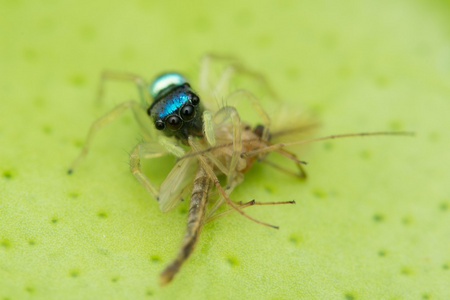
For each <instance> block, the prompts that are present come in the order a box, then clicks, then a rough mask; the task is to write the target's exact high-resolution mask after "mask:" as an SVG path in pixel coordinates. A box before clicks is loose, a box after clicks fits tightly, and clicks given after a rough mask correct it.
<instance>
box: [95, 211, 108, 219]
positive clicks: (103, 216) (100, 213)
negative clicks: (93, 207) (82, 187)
mask: <svg viewBox="0 0 450 300" xmlns="http://www.w3.org/2000/svg"><path fill="white" fill-rule="evenodd" d="M97 216H98V217H99V218H100V219H106V218H107V217H108V214H107V213H105V212H104V211H101V212H99V213H98V214H97Z"/></svg>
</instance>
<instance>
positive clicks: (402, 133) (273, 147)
mask: <svg viewBox="0 0 450 300" xmlns="http://www.w3.org/2000/svg"><path fill="white" fill-rule="evenodd" d="M377 135H396V136H397V135H399V136H414V135H415V133H414V132H408V131H382V132H360V133H346V134H336V135H329V136H324V137H320V138H313V139H306V140H300V141H295V142H288V143H278V144H274V145H271V146H267V147H265V148H261V149H256V150H251V151H248V152H246V153H242V154H241V157H242V158H246V157H251V156H255V155H259V154H262V153H266V152H271V151H276V150H278V149H283V148H284V147H288V146H295V145H301V144H308V143H313V142H319V141H325V140H333V139H340V138H349V137H364V136H377Z"/></svg>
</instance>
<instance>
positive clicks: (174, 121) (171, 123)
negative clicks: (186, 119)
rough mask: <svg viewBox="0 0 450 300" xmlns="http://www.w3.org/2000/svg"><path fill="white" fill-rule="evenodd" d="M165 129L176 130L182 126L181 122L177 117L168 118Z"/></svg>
mask: <svg viewBox="0 0 450 300" xmlns="http://www.w3.org/2000/svg"><path fill="white" fill-rule="evenodd" d="M166 124H167V127H169V128H170V129H172V130H177V129H179V128H180V127H181V125H183V121H182V120H181V118H180V117H178V116H170V117H168V118H167V120H166Z"/></svg>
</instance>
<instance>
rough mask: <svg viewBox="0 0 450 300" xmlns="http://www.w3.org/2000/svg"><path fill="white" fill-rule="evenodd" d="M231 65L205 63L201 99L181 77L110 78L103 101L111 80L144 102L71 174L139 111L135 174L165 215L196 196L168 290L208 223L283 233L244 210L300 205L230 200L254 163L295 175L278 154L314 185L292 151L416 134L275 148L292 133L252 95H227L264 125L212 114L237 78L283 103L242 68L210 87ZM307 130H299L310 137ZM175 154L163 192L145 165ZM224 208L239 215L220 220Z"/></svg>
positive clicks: (133, 105)
mask: <svg viewBox="0 0 450 300" xmlns="http://www.w3.org/2000/svg"><path fill="white" fill-rule="evenodd" d="M227 59H228V58H224V57H215V56H211V55H207V56H205V57H204V58H203V60H202V66H201V71H200V80H199V87H200V90H199V92H197V91H195V90H194V89H193V88H192V87H191V85H190V83H189V82H188V81H187V79H186V78H185V77H184V76H182V75H181V74H179V73H165V74H163V75H161V76H159V77H157V78H156V79H155V80H154V81H153V82H152V84H148V83H147V82H146V81H145V80H144V79H143V78H142V77H140V76H137V75H134V74H128V73H117V72H105V73H103V75H102V80H101V84H100V88H99V98H101V97H102V95H103V88H104V83H105V81H106V80H110V79H115V80H125V81H131V82H134V83H135V84H136V86H137V88H138V91H139V95H140V103H138V102H134V101H128V102H124V103H121V104H119V105H117V106H116V107H115V108H113V109H112V110H111V111H110V112H109V113H107V114H106V115H104V116H103V117H101V118H100V119H98V120H97V121H95V122H94V123H93V124H92V126H91V128H90V131H89V133H88V136H87V139H86V143H85V145H84V147H83V149H82V151H81V154H80V155H79V156H78V157H77V158H76V159H75V161H74V162H73V164H72V166H71V168H70V169H69V171H68V173H69V174H71V173H72V172H73V171H74V170H75V169H76V167H77V166H78V164H79V163H80V162H81V161H82V159H83V158H84V157H85V156H86V154H87V153H88V150H89V148H90V144H91V141H92V139H93V136H94V135H95V133H96V132H97V131H98V130H99V129H100V128H101V127H103V126H104V125H106V124H107V123H109V122H110V121H112V120H114V119H115V118H116V117H117V116H119V115H120V114H121V113H123V112H124V111H126V110H127V109H131V110H132V111H133V114H134V116H135V118H136V120H137V122H138V124H139V125H140V127H141V129H142V132H143V135H144V139H145V141H144V142H142V143H139V144H138V145H136V146H135V147H134V148H133V150H132V151H131V154H130V171H131V173H132V174H133V175H134V176H135V177H136V179H137V180H138V181H139V182H140V183H141V185H142V186H143V187H144V188H145V189H146V190H147V191H148V192H149V193H150V194H151V195H152V196H153V197H154V198H155V199H156V200H157V201H158V203H159V207H160V209H161V211H163V212H167V211H169V210H170V209H172V208H174V207H175V206H176V205H177V204H178V203H179V202H180V201H181V200H182V199H184V198H185V197H187V196H188V195H189V193H190V205H189V213H188V220H187V228H186V233H185V236H184V238H183V242H182V246H181V248H180V251H179V253H178V255H177V256H176V258H175V259H174V261H173V262H172V263H171V264H169V265H168V266H167V267H166V268H165V269H164V270H163V271H162V273H161V275H160V284H161V285H165V284H167V283H169V282H170V281H171V280H172V279H173V277H174V276H175V275H176V274H177V273H178V271H179V269H180V268H181V266H182V264H183V263H184V262H185V261H186V259H187V258H188V257H189V256H190V254H191V253H192V251H193V249H194V248H195V245H196V243H197V241H198V237H199V235H200V232H201V230H202V227H203V224H204V223H205V222H207V221H210V220H213V219H216V218H218V217H220V216H222V215H224V214H226V213H229V212H232V211H236V212H238V213H239V214H241V215H242V216H244V217H246V218H248V219H250V220H252V221H254V222H256V223H259V224H262V225H265V226H269V227H273V228H278V227H277V226H274V225H271V224H268V223H265V222H262V221H260V220H257V219H255V218H253V217H251V216H249V215H248V214H247V213H245V212H244V211H243V209H244V208H247V207H249V206H254V205H275V204H293V203H295V202H294V201H284V202H266V203H260V202H256V201H254V200H252V201H249V202H247V203H243V204H242V203H237V202H234V201H232V200H231V199H230V197H229V195H230V193H231V192H232V191H233V190H234V188H235V187H236V186H238V185H239V184H240V183H242V181H243V178H244V173H245V172H246V171H248V170H249V169H250V168H251V166H252V164H253V163H254V161H256V160H259V161H262V162H266V163H267V164H268V165H269V166H272V167H275V168H277V169H280V170H282V171H285V172H287V173H292V172H291V171H288V170H286V169H284V168H283V167H281V166H278V165H276V164H274V163H271V162H269V161H267V160H266V156H267V154H268V153H269V152H276V153H278V154H280V155H282V156H284V157H286V158H288V159H289V160H291V161H293V162H294V163H295V165H296V166H297V169H298V172H296V173H292V174H293V175H295V176H297V177H299V178H306V173H305V171H304V169H303V167H302V165H304V164H306V163H305V162H303V161H301V160H299V159H298V158H297V157H296V155H295V154H293V153H291V152H289V151H287V150H286V149H284V148H285V147H286V146H290V145H295V144H302V143H307V142H312V141H317V140H323V139H331V138H340V137H348V136H364V135H394V134H397V135H405V134H408V133H403V132H378V133H360V134H350V135H340V136H338V135H337V136H328V137H324V138H319V139H311V140H300V141H294V142H289V143H278V144H272V143H271V142H270V138H271V137H272V136H276V135H278V137H280V136H283V135H284V134H285V133H286V132H278V133H276V132H274V133H272V132H271V131H270V129H271V118H270V117H269V115H268V114H267V112H266V111H265V110H264V109H263V108H262V106H261V104H260V103H259V101H258V99H257V97H256V96H254V95H253V94H252V93H251V92H249V91H246V90H237V91H235V92H233V93H231V94H228V95H226V96H225V102H226V103H232V102H233V101H237V100H238V99H245V101H248V102H249V103H250V104H251V105H252V107H253V109H254V111H255V112H256V113H257V114H258V116H259V118H260V120H261V123H262V124H260V125H257V126H253V127H252V126H250V125H248V124H246V123H244V122H242V121H241V118H240V115H239V113H238V111H237V109H236V108H235V107H234V106H231V105H227V106H222V107H220V108H216V109H214V108H213V107H212V106H213V103H214V99H215V98H216V97H217V96H218V95H220V94H221V93H222V92H223V90H225V89H226V86H227V84H228V83H229V81H230V79H231V78H232V76H233V75H234V74H235V73H241V74H244V75H248V76H250V77H253V78H254V79H256V81H259V82H260V83H262V85H263V86H264V87H266V89H267V92H268V93H269V94H271V95H272V96H275V93H274V92H273V90H272V89H271V88H270V86H269V85H268V84H267V82H266V81H265V79H264V77H263V76H261V75H259V74H258V73H256V72H253V71H250V70H248V69H246V68H244V67H243V66H241V65H239V64H235V63H231V64H230V65H229V66H228V67H227V68H225V70H224V71H223V73H222V74H221V75H220V76H219V80H218V81H217V83H216V84H215V85H214V86H213V87H210V86H209V83H208V77H209V72H210V67H209V65H210V62H211V61H213V60H227ZM201 99H202V100H201ZM208 100H209V101H208ZM307 127H308V126H306V128H297V129H296V130H307ZM158 133H159V134H158ZM160 133H162V134H160ZM167 154H171V155H173V156H175V157H177V158H178V161H177V163H176V164H175V166H174V167H173V168H172V170H171V171H170V172H169V174H168V175H167V177H166V178H165V179H164V181H163V182H162V183H161V185H160V186H159V187H157V186H156V185H155V184H154V183H152V182H151V181H150V179H149V178H148V177H147V176H146V175H145V174H144V172H143V171H142V170H141V159H143V158H144V159H151V158H157V157H160V156H163V155H167ZM220 175H224V178H225V179H224V180H222V181H220V180H219V179H218V176H220ZM212 189H216V190H217V192H218V195H219V198H218V199H217V200H216V202H215V203H214V204H213V205H212V207H211V208H210V209H209V211H208V213H207V212H206V210H207V204H208V201H209V199H210V195H211V190H212ZM224 202H225V203H226V204H227V205H228V206H230V207H231V208H230V209H229V210H226V211H224V212H221V213H216V212H217V209H218V208H219V207H220V206H221V205H222V204H223V203H224Z"/></svg>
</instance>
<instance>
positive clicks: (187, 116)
mask: <svg viewBox="0 0 450 300" xmlns="http://www.w3.org/2000/svg"><path fill="white" fill-rule="evenodd" d="M194 116H195V109H194V107H193V106H192V105H185V106H183V108H181V117H182V118H183V120H184V121H190V120H192V119H193V118H194Z"/></svg>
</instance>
